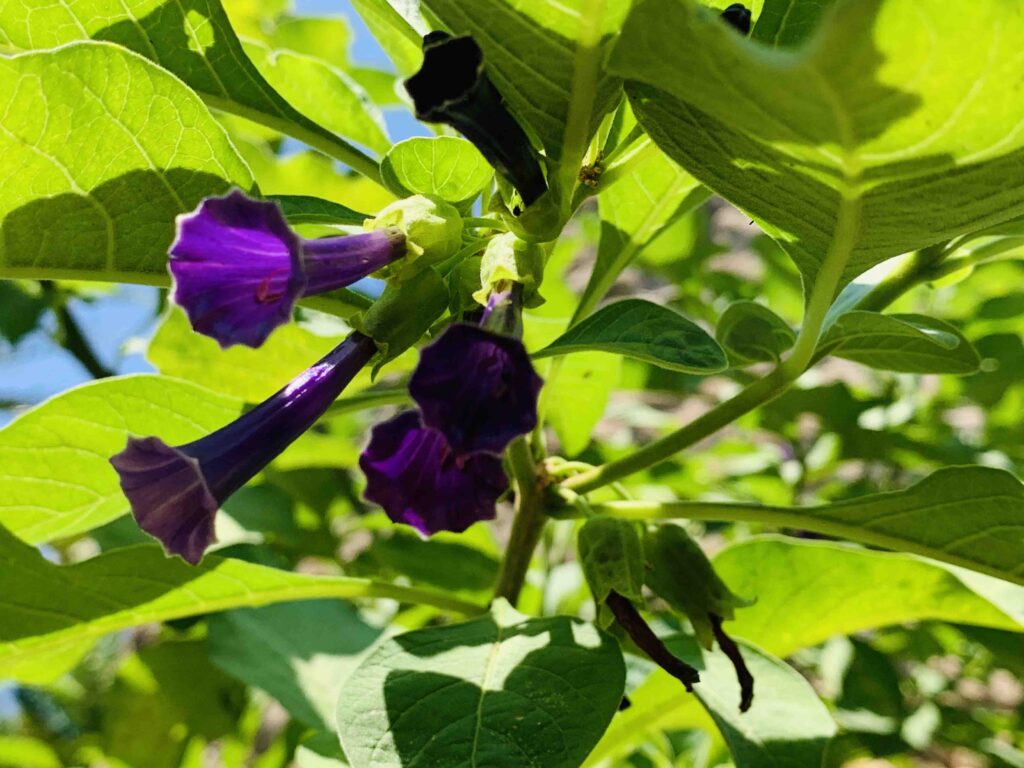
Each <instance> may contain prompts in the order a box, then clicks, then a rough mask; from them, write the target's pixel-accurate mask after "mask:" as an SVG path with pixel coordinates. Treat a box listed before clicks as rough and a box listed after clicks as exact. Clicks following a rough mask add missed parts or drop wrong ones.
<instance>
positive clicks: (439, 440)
mask: <svg viewBox="0 0 1024 768" xmlns="http://www.w3.org/2000/svg"><path fill="white" fill-rule="evenodd" d="M359 466H360V467H361V468H362V470H363V472H364V473H365V475H366V481H367V483H366V491H365V493H364V495H365V496H366V498H367V499H369V500H370V501H372V502H375V503H377V504H379V505H380V506H381V507H383V508H384V511H385V512H386V513H387V515H388V517H390V518H391V519H392V520H393V521H395V522H396V523H405V524H406V525H411V526H412V527H414V528H416V529H417V530H418V531H420V533H423V534H424V535H430V534H432V533H437V532H438V531H454V532H455V533H460V532H462V531H464V530H466V528H468V527H469V526H470V525H472V524H473V523H475V522H477V521H479V520H490V519H492V518H493V517H494V514H495V504H496V503H497V501H498V497H499V496H500V495H501V494H502V493H504V492H505V490H506V489H507V488H508V479H507V478H506V477H505V472H504V470H503V469H502V467H501V460H500V459H499V458H498V457H497V456H493V455H491V454H489V453H471V454H468V455H461V456H460V455H457V454H456V453H455V452H454V451H453V450H452V448H451V446H449V445H448V443H447V441H446V440H445V439H444V436H443V435H442V434H441V433H440V432H438V431H436V430H434V429H431V428H430V427H427V426H424V425H423V422H422V421H421V420H420V415H419V413H417V412H416V411H405V412H404V413H400V414H399V415H398V416H396V417H395V418H393V419H391V420H390V421H385V422H383V423H381V424H378V425H377V426H375V427H374V428H373V432H372V433H371V437H370V444H369V445H368V446H367V448H366V450H365V451H363V453H362V455H361V456H360V457H359Z"/></svg>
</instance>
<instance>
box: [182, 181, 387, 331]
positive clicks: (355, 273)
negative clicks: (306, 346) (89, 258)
mask: <svg viewBox="0 0 1024 768" xmlns="http://www.w3.org/2000/svg"><path fill="white" fill-rule="evenodd" d="M404 254H405V235H404V234H403V233H402V232H401V230H399V229H396V228H386V229H381V230H379V231H375V232H368V233H365V234H358V235H343V236H338V237H325V238H322V239H318V240H308V239H304V238H301V237H299V236H298V235H297V234H295V233H294V232H293V231H292V230H291V229H290V228H289V226H288V223H287V222H286V221H285V218H284V214H282V213H281V209H280V208H279V207H278V206H277V204H276V203H272V202H265V201H259V200H253V199H251V198H249V197H247V196H246V195H245V194H244V193H242V192H240V191H239V190H237V189H236V190H232V191H231V192H229V193H228V194H227V195H226V196H224V197H209V198H207V199H205V200H203V202H202V203H200V205H199V207H198V208H196V210H195V211H193V212H192V213H188V214H184V215H182V216H179V217H178V236H177V238H176V239H175V241H174V244H173V245H172V246H171V249H170V262H169V268H170V272H171V275H172V277H173V278H174V291H173V293H172V299H173V300H174V302H175V303H177V304H179V305H181V307H183V308H184V310H185V312H186V313H187V314H188V317H189V320H190V321H191V322H192V327H193V328H195V329H196V330H197V331H198V332H199V333H203V334H206V335H207V336H212V337H213V338H215V339H216V340H217V341H218V342H220V344H221V346H222V347H229V346H231V345H232V344H246V345H248V346H250V347H258V346H259V345H260V344H262V343H263V342H264V341H266V339H267V337H268V336H269V335H270V333H271V331H273V330H274V329H275V328H276V327H277V326H279V325H282V324H283V323H287V322H288V321H289V320H290V319H291V316H292V311H293V309H294V308H295V302H296V301H297V300H298V299H299V298H301V297H302V296H310V295H313V294H318V293H324V292H326V291H332V290H335V289H337V288H342V287H344V286H346V285H350V284H351V283H353V282H355V281H356V280H359V279H360V278H363V277H366V276H367V275H369V274H371V273H373V272H376V271H377V270H378V269H380V268H381V267H384V266H385V265H387V264H389V263H391V262H392V261H394V260H395V259H397V258H399V257H401V256H403V255H404Z"/></svg>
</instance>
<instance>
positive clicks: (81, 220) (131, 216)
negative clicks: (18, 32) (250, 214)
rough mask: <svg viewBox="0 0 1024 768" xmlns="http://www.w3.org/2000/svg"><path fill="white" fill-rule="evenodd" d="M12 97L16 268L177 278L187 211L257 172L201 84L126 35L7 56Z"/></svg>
mask: <svg viewBox="0 0 1024 768" xmlns="http://www.w3.org/2000/svg"><path fill="white" fill-rule="evenodd" d="M15 5H18V6H19V7H20V4H15ZM3 7H4V8H5V9H11V8H13V7H14V6H12V5H11V4H10V3H5V4H4V6H3ZM5 12H6V11H5ZM0 104H3V105H4V109H3V110H0V113H2V117H0V178H3V179H5V180H6V182H5V183H4V184H3V188H2V191H0V275H2V276H5V277H11V276H19V275H23V276H26V277H38V278H46V277H49V278H61V277H64V278H83V279H93V280H95V279H101V280H123V281H126V282H152V283H158V284H163V283H166V282H167V268H166V264H167V249H168V247H169V246H170V244H171V241H172V240H173V239H174V217H175V215H177V214H179V213H182V212H183V211H188V210H191V209H193V208H195V206H196V205H197V204H198V203H199V201H200V200H202V199H203V198H204V197H207V196H209V195H215V194H222V193H223V192H224V191H226V190H227V189H228V188H230V187H231V186H239V187H242V188H249V187H250V186H252V183H253V182H252V176H251V175H250V173H249V169H248V168H247V167H246V165H245V163H244V162H243V161H242V159H241V158H240V157H239V156H238V154H237V153H236V152H235V150H234V148H233V147H232V146H231V142H230V141H229V140H228V137H227V135H226V134H225V133H224V129H223V128H221V126H220V125H218V124H217V122H216V121H215V120H214V119H213V118H212V117H211V116H210V113H209V112H208V111H207V109H206V107H205V106H204V105H203V103H202V102H201V101H200V100H199V99H198V98H197V97H196V95H195V94H194V93H192V91H190V90H189V89H188V88H187V87H185V86H184V85H183V84H182V83H181V81H180V80H178V79H177V78H175V77H174V76H173V75H170V74H168V73H167V72H165V71H164V70H162V69H160V68H159V67H157V66H155V65H154V64H151V63H150V62H148V61H146V60H145V59H143V58H142V57H141V56H137V55H136V54H134V53H131V52H130V51H126V50H124V49H123V48H120V47H118V46H116V45H112V44H109V43H77V44H74V45H69V46H66V47H63V48H59V49H57V50H53V51H45V52H40V53H28V54H21V55H18V56H13V57H10V58H4V57H0ZM18 179H21V180H22V181H21V182H18V183H15V182H16V180H18ZM29 180H30V181H31V183H29Z"/></svg>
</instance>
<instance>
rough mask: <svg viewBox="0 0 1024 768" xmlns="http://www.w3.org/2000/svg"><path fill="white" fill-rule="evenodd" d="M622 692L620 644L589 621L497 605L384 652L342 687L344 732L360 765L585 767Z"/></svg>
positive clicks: (393, 642)
mask: <svg viewBox="0 0 1024 768" xmlns="http://www.w3.org/2000/svg"><path fill="white" fill-rule="evenodd" d="M624 684H625V668H624V666H623V663H622V655H621V653H620V651H619V648H618V644H617V643H616V642H615V641H614V640H613V639H612V638H611V637H609V636H607V635H605V634H604V633H602V632H600V631H599V630H597V629H596V628H595V627H594V626H593V625H592V624H588V623H585V622H583V621H581V620H580V619H575V618H569V617H565V616H556V617H551V618H543V619H528V618H527V617H525V616H523V615H522V614H519V613H517V612H516V611H514V610H513V609H511V608H510V607H509V605H508V603H506V602H504V601H498V602H497V603H495V606H494V609H493V612H492V614H491V615H489V616H484V617H481V618H479V619H475V620H473V621H470V622H466V623H464V624H456V625H453V626H447V627H433V628H430V629H423V630H419V631H416V632H410V633H407V634H404V635H398V636H397V637H394V638H392V639H390V640H388V641H387V642H386V643H384V644H383V645H381V646H380V647H379V648H378V649H377V650H376V651H375V652H374V653H373V654H372V655H371V656H370V657H369V658H368V659H367V660H366V661H365V662H363V664H362V666H360V668H359V669H358V670H357V671H356V672H355V673H354V674H353V675H352V677H350V678H349V680H348V682H347V683H346V684H345V687H344V689H343V691H342V694H341V698H340V700H339V702H338V718H337V723H338V734H339V736H340V737H341V743H342V746H343V747H344V749H345V753H346V754H347V755H348V758H349V761H350V762H351V763H353V764H354V765H359V766H364V768H385V766H387V767H389V768H399V767H400V766H408V765H412V764H414V763H420V762H422V764H424V765H427V764H429V765H486V766H489V767H491V768H502V767H503V766H508V767H509V768H511V767H512V766H515V767H516V768H519V766H523V765H538V766H540V765H543V766H544V767H545V768H577V766H579V765H580V764H581V763H582V762H583V759H584V757H586V755H587V753H588V752H589V751H590V749H591V748H592V747H593V745H594V744H595V743H596V742H597V740H598V739H599V738H600V736H601V733H602V732H603V731H604V729H605V728H606V727H607V725H608V722H609V721H610V720H611V718H612V715H613V714H615V710H616V709H617V707H618V705H619V702H620V700H621V698H622V690H623V686H624Z"/></svg>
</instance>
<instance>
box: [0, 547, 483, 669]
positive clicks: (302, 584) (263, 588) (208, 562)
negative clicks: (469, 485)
mask: <svg viewBox="0 0 1024 768" xmlns="http://www.w3.org/2000/svg"><path fill="white" fill-rule="evenodd" d="M0 561H2V562H3V563H4V567H3V568H2V569H0V595H3V598H2V599H0V677H2V678H4V679H7V678H11V679H16V680H25V681H40V682H41V681H52V680H53V679H55V678H57V677H58V676H60V675H61V674H62V673H63V672H65V671H66V670H67V669H68V668H70V666H71V665H73V664H74V663H75V662H76V661H77V660H78V659H79V658H80V657H81V655H82V653H84V651H85V650H86V649H87V648H88V647H89V645H90V644H91V643H93V642H95V641H96V640H97V639H99V638H100V637H102V636H103V635H106V634H108V633H110V632H117V631H119V630H122V629H127V628H129V627H136V626H139V625H140V624H146V623H149V622H155V621H169V620H171V619H178V618H183V617H186V616H198V615H201V614H206V613H215V612H217V611H223V610H227V609H229V608H239V607H252V606H261V605H268V604H271V603H280V602H289V601H294V600H310V599H313V598H335V599H336V598H356V597H389V598H393V599H395V600H410V601H413V602H417V603H422V604H425V605H435V606H437V607H441V608H445V609H449V610H453V611H456V612H460V613H469V614H473V613H478V612H479V611H480V610H482V609H480V608H478V607H477V606H475V605H473V604H472V603H466V602H464V601H460V600H456V599H454V598H449V597H447V596H446V595H443V594H441V593H437V592H428V591H425V590H420V589H410V588H405V587H399V586H395V585H392V584H378V583H375V582H371V581H367V580H366V579H352V578H343V577H325V576H308V575H303V574H298V573H290V572H288V571H281V570H278V569H276V568H268V567H266V566H262V565H255V564H252V563H246V562H243V561H241V560H232V559H225V558H221V557H217V556H215V555H208V556H207V557H205V558H204V559H203V562H202V563H200V564H199V565H198V566H191V565H188V564H187V563H185V562H184V561H182V560H180V559H179V558H169V557H166V556H165V555H164V553H163V551H162V550H161V549H160V547H157V546H153V545H142V546H130V547H124V548H121V549H116V550H113V551H111V552H108V553H105V554H102V555H99V556H98V557H94V558H92V559H90V560H85V561H83V562H80V563H76V564H74V565H67V566H59V565H54V564H53V563H51V562H49V561H47V560H46V559H45V558H44V557H43V556H42V554H40V553H39V551H38V550H37V549H36V548H35V547H33V546H30V545H28V544H25V543H24V542H22V541H20V540H18V539H17V538H15V537H14V536H12V535H11V534H10V533H9V532H8V531H6V530H5V529H3V528H0ZM15 598H16V599H15Z"/></svg>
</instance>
